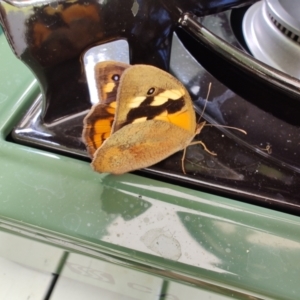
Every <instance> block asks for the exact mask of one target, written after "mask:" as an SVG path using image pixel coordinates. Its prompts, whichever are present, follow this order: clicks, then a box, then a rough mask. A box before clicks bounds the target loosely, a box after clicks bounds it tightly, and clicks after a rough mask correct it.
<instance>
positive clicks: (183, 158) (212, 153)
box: [181, 141, 217, 175]
mask: <svg viewBox="0 0 300 300" xmlns="http://www.w3.org/2000/svg"><path fill="white" fill-rule="evenodd" d="M198 144H201V145H202V147H203V149H204V150H205V151H206V152H208V153H209V154H210V155H213V156H216V155H217V153H215V152H213V151H210V150H208V148H207V147H206V145H205V144H204V143H203V142H202V141H197V142H192V143H190V144H189V145H188V146H187V147H189V146H193V145H198ZM187 147H185V148H184V149H183V154H182V158H181V169H182V173H183V174H185V175H186V171H185V167H184V160H185V156H186V148H187Z"/></svg>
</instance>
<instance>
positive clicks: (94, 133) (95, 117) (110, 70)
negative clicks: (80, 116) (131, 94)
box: [82, 61, 130, 157]
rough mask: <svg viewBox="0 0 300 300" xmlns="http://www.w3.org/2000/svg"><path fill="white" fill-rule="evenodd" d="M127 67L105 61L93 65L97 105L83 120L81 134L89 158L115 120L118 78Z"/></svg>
mask: <svg viewBox="0 0 300 300" xmlns="http://www.w3.org/2000/svg"><path fill="white" fill-rule="evenodd" d="M128 67H130V65H128V64H125V63H121V62H116V61H105V62H100V63H97V64H96V65H95V79H96V86H97V91H98V98H99V103H96V104H95V105H93V106H92V108H91V110H90V111H89V113H88V114H87V115H86V117H85V118H84V121H83V134H82V138H83V141H84V143H85V144H86V147H87V150H88V153H89V154H90V156H91V157H93V155H94V153H95V151H96V150H97V149H98V148H99V147H100V146H101V145H102V144H103V142H104V141H105V140H106V139H107V138H108V137H109V136H110V132H111V128H112V124H113V121H114V118H115V109H116V97H117V90H118V87H119V82H120V78H121V75H122V73H123V72H124V70H125V69H127V68H128Z"/></svg>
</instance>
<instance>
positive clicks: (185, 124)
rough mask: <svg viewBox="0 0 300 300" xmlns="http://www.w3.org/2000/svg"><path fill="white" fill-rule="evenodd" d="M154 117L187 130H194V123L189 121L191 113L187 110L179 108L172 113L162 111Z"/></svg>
mask: <svg viewBox="0 0 300 300" xmlns="http://www.w3.org/2000/svg"><path fill="white" fill-rule="evenodd" d="M154 119H155V120H161V121H165V122H169V123H172V124H174V125H176V126H178V127H181V128H182V129H185V130H187V131H191V132H195V124H194V123H193V122H192V121H191V115H190V112H189V111H188V110H180V111H179V112H176V113H174V114H168V113H167V112H164V113H162V114H160V115H159V116H157V117H155V118H154Z"/></svg>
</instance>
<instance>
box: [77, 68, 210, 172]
mask: <svg viewBox="0 0 300 300" xmlns="http://www.w3.org/2000/svg"><path fill="white" fill-rule="evenodd" d="M104 86H105V84H104ZM98 87H100V90H101V84H100V85H99V86H98ZM110 90H111V89H110V88H109V89H108V91H110ZM105 93H107V91H106V92H105ZM116 99H117V100H116V112H115V118H114V122H113V124H112V131H111V135H110V136H109V138H107V139H106V140H105V141H104V142H103V144H102V145H101V146H100V147H99V148H98V149H97V150H96V152H95V153H94V154H93V161H92V167H93V168H94V170H95V171H97V172H101V173H113V174H123V173H126V172H130V171H133V170H137V169H141V168H145V167H149V166H151V165H154V164H156V163H158V162H160V161H161V160H163V159H165V158H167V157H168V156H170V155H172V154H173V153H175V152H178V151H180V150H184V149H185V148H186V147H187V146H189V145H190V144H191V141H192V140H193V138H194V137H195V135H196V134H198V133H199V132H200V131H201V129H202V128H203V126H204V124H205V122H202V123H200V124H199V125H197V123H196V117H195V111H194V109H193V104H192V100H191V98H190V96H189V93H188V92H187V90H186V89H185V87H184V86H183V84H182V83H181V82H180V81H178V80H177V79H176V78H174V77H173V76H172V75H170V74H169V73H167V72H165V71H162V70H160V69H158V68H156V67H153V66H149V65H134V66H131V67H129V68H126V69H125V70H124V72H123V74H122V76H121V79H120V82H119V88H118V91H117V97H116ZM111 103H115V102H110V105H111ZM109 107H110V106H109ZM95 108H97V106H95V107H94V108H92V110H91V112H90V113H89V115H88V116H87V117H86V119H85V129H84V133H83V138H84V140H85V141H86V144H87V147H88V149H90V148H91V146H90V145H91V144H93V148H96V146H97V145H99V140H102V136H101V137H98V136H97V135H98V134H97V132H98V129H96V128H95V127H97V126H98V125H101V126H102V124H104V123H105V122H104V121H103V120H108V119H107V118H105V117H104V118H103V117H102V115H103V114H102V113H101V114H98V112H97V111H96V109H95ZM111 117H112V115H111ZM88 120H93V121H92V122H90V121H88ZM110 120H111V119H109V121H110ZM105 124H106V123H105ZM110 124H111V123H109V125H110ZM90 125H91V127H90V128H89V129H88V130H87V129H86V127H87V126H90ZM103 127H105V126H103ZM90 132H93V134H90V135H89V136H88V133H90ZM100 135H101V134H100ZM87 136H88V137H87ZM90 139H91V140H92V142H89V140H90ZM94 140H95V141H96V142H95V141H94ZM200 143H201V142H200ZM89 152H90V153H91V151H89ZM91 154H92V153H91Z"/></svg>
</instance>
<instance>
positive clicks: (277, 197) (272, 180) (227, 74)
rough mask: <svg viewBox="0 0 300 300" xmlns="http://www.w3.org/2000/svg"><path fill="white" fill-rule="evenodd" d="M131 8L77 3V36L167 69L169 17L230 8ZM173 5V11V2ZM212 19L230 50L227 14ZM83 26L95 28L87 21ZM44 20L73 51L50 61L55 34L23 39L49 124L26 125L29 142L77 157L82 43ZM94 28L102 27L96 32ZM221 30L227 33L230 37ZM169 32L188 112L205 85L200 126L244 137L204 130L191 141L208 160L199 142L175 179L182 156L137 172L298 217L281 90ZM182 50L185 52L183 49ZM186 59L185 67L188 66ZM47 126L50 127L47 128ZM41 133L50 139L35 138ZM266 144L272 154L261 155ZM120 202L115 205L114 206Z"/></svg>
mask: <svg viewBox="0 0 300 300" xmlns="http://www.w3.org/2000/svg"><path fill="white" fill-rule="evenodd" d="M238 2H239V1H238ZM238 2H236V3H238ZM103 3H104V2H103ZM137 3H138V4H139V10H138V11H137V13H136V15H135V14H134V13H133V12H132V10H131V9H132V5H133V1H129V0H127V1H124V5H123V6H122V7H119V6H118V10H116V9H115V7H116V6H117V2H116V0H111V1H107V2H105V4H99V3H98V2H95V1H90V2H88V3H85V2H78V3H77V4H76V5H78V6H76V7H74V8H77V9H78V10H75V11H76V12H77V13H82V14H83V15H84V14H85V15H84V16H85V17H83V23H84V24H89V25H86V26H83V27H82V30H83V32H85V33H86V31H87V30H88V29H87V28H90V27H89V26H92V27H93V26H95V27H93V30H94V31H93V30H92V31H91V32H93V35H92V36H90V40H89V42H88V43H91V44H93V43H94V44H95V43H97V41H98V40H97V38H98V37H99V42H101V43H102V42H105V41H108V40H111V39H115V38H120V37H121V38H126V39H128V42H129V45H130V47H131V60H132V62H134V63H140V62H144V63H149V64H154V65H157V66H160V67H161V68H167V67H168V65H169V51H170V47H171V37H172V36H171V35H172V32H173V29H174V28H173V27H174V25H175V23H174V19H173V18H174V16H175V15H176V14H178V7H179V6H180V5H183V7H184V9H188V8H189V7H190V5H191V6H192V5H196V7H194V9H195V12H196V11H197V9H199V11H198V12H200V13H201V12H203V11H205V9H204V8H205V7H206V8H207V7H209V6H201V5H202V4H203V3H204V4H206V5H208V4H211V5H216V6H215V8H216V7H217V4H220V3H221V4H226V5H227V4H230V3H231V4H232V3H233V2H232V1H229V2H228V1H197V2H196V1H179V0H174V1H172V2H166V1H162V0H155V1H152V2H151V3H150V2H149V1H142V0H139V1H138V2H137ZM149 3H150V4H149ZM170 3H172V5H171V4H170ZM174 3H176V5H173V4H174ZM74 5H75V4H74ZM177 5H178V6H177ZM226 5H225V6H226ZM68 7H69V6H68V5H67V6H63V12H64V11H65V10H64V8H68ZM46 8H47V9H46ZM223 8H224V7H223ZM45 9H46V16H47V18H48V17H49V20H50V21H51V22H52V21H53V19H52V17H53V16H52V15H51V14H50V15H49V11H50V12H51V9H50V8H49V6H47V5H45V6H43V7H42V8H41V10H38V9H36V10H35V15H34V16H35V17H37V19H36V20H33V21H32V23H30V24H31V25H30V26H32V27H34V26H35V25H39V26H43V24H44V23H43V22H46V21H47V22H48V21H49V20H48V19H47V18H44V17H45V16H44V14H45ZM48 9H49V10H48ZM86 9H87V11H86ZM89 9H91V11H92V12H93V14H94V13H95V17H94V19H93V18H91V20H86V23H85V21H84V20H85V19H89V18H88V17H87V16H88V15H89V14H88V12H90V11H89ZM39 14H43V16H44V17H43V18H41V20H40V21H38V20H39V17H38V16H39ZM106 14H107V15H106ZM48 15H49V16H48ZM105 15H106V16H105ZM71 16H72V14H71ZM218 17H219V18H220V20H221V21H222V26H220V27H221V29H220V30H222V29H224V28H225V27H226V26H227V28H226V31H225V33H226V36H227V37H228V39H229V40H230V42H232V41H233V43H236V44H238V43H237V42H236V41H235V40H234V39H233V34H232V32H231V31H230V30H231V29H230V21H229V20H228V18H227V17H228V14H220V15H218ZM211 18H212V19H213V22H212V23H214V21H215V20H216V19H217V17H214V16H212V17H211ZM75 19H76V18H75ZM92 20H94V23H89V22H92ZM50 21H49V22H50ZM51 22H50V23H49V24H48V23H46V24H48V25H47V26H48V27H49V28H50V29H51V26H53V30H54V28H55V30H58V31H57V33H58V32H60V33H61V34H62V33H64V32H65V31H66V30H67V31H68V34H69V35H70V40H69V43H71V44H72V46H70V47H71V48H73V49H75V50H74V51H72V52H70V53H69V52H68V51H67V50H66V52H65V53H62V55H63V56H61V57H57V56H56V55H53V56H51V55H50V54H49V53H51V51H52V52H55V51H54V50H55V49H56V47H61V45H62V44H59V42H60V35H57V34H54V33H53V32H52V31H51V30H50V29H49V28H48V29H49V30H50V33H49V32H48V33H49V34H48V35H47V34H46V33H47V30H46V29H43V30H42V31H41V32H42V34H33V33H32V32H33V31H30V30H29V31H28V34H31V37H32V38H34V36H35V38H34V39H33V42H31V44H30V45H33V46H32V47H31V48H30V47H29V48H28V49H27V50H26V52H25V53H24V54H23V56H22V58H24V60H26V61H27V63H28V64H31V67H32V69H34V70H35V72H36V74H38V75H39V78H40V80H41V83H42V85H43V87H44V90H45V92H46V95H47V99H46V108H47V110H46V114H45V118H44V120H45V121H46V122H48V124H46V125H45V124H43V121H42V120H40V122H37V123H35V124H34V125H35V126H36V127H34V130H32V132H34V133H33V136H34V138H36V140H38V141H39V142H41V141H42V142H41V144H42V143H44V145H46V147H47V146H48V147H52V145H53V144H55V143H56V144H57V149H59V150H60V151H63V152H69V153H70V152H71V153H73V152H75V151H76V150H77V151H78V153H79V154H80V155H85V152H84V151H83V145H82V143H81V140H80V137H81V124H82V119H83V117H84V114H85V113H84V110H85V109H87V108H89V106H90V101H89V97H88V91H87V86H86V79H85V75H84V72H83V69H82V66H81V62H80V58H79V56H78V55H79V54H78V53H80V52H82V49H83V46H82V44H80V43H79V44H76V42H75V40H72V34H74V32H76V33H77V31H74V32H72V28H75V27H76V26H77V25H78V24H77V25H76V22H77V21H76V20H74V24H73V23H72V22H71V23H72V25H70V24H71V23H70V24H69V23H68V24H69V25H70V26H69V27H68V26H67V27H66V26H65V25H64V24H63V23H62V21H61V20H60V21H57V22H56V23H55V22H54V23H51ZM226 22H227V23H226ZM51 24H53V25H51ZM91 24H93V25H91ZM103 24H105V30H103V28H102V26H104V25H103ZM44 25H45V24H44ZM47 26H46V25H45V26H44V27H47ZM55 26H56V27H55ZM65 27H66V28H65ZM97 30H99V32H100V33H101V34H102V35H100V36H98V37H97V34H100V33H99V32H98V31H97ZM146 31H147V34H145V32H146ZM34 32H37V31H34ZM228 32H231V35H230V34H228ZM178 34H179V36H180V39H181V40H182V41H183V43H184V46H182V45H181V44H180V43H179V42H178V41H177V39H176V38H175V39H174V42H176V41H177V44H176V45H175V44H174V45H175V46H174V47H173V50H174V51H175V52H176V51H177V52H176V53H175V52H174V53H175V54H174V55H175V58H174V59H173V61H172V63H171V70H172V72H174V73H175V76H176V77H178V78H179V79H180V80H181V81H182V82H183V83H184V84H185V85H186V87H187V89H188V90H189V91H190V94H191V96H192V98H193V100H194V102H195V106H196V109H197V111H198V112H201V110H202V107H203V105H204V102H205V98H206V94H207V86H208V84H209V83H210V82H211V83H212V91H211V94H210V96H209V99H208V105H207V110H206V113H205V115H204V117H205V119H207V120H208V121H210V122H211V123H217V124H224V125H230V126H235V127H238V128H241V129H244V130H246V131H247V133H248V134H247V135H246V136H244V135H243V134H242V133H239V132H235V131H228V130H225V129H224V130H223V129H221V128H213V127H205V128H204V129H203V131H202V132H201V134H200V135H199V136H198V137H197V139H201V140H203V141H204V142H205V144H206V145H207V147H208V148H209V149H210V150H211V151H214V152H216V153H217V156H216V157H211V156H210V155H209V154H208V153H206V152H204V151H203V149H202V147H201V146H200V145H198V146H193V147H189V148H188V151H187V156H186V170H187V171H188V175H187V176H183V174H182V170H181V164H180V159H181V153H178V154H175V155H173V156H172V157H170V158H168V159H167V160H165V161H163V162H161V163H160V164H158V165H156V166H154V167H152V168H151V169H149V170H147V173H145V172H143V174H144V175H147V174H148V175H149V174H155V176H158V175H161V177H160V178H162V179H163V180H168V178H170V179H171V181H172V183H178V184H181V185H182V184H188V185H189V186H192V187H193V188H196V189H200V188H201V189H203V188H204V189H207V190H208V191H210V192H214V193H221V194H222V195H224V194H225V195H229V196H230V197H234V198H236V199H239V200H241V199H242V200H245V201H247V202H251V203H253V202H254V203H256V204H260V205H263V206H268V207H272V208H276V209H280V210H285V211H291V212H292V213H295V214H300V196H299V194H298V192H297V190H298V186H299V184H300V172H299V171H300V158H299V154H298V151H297V148H298V145H299V143H300V140H299V139H300V135H299V128H298V125H299V118H298V116H297V115H298V111H299V108H300V107H298V106H299V105H300V104H299V103H300V102H299V101H298V100H297V101H295V99H293V98H284V97H283V95H284V93H280V92H278V93H277V92H276V91H274V90H271V89H270V88H269V87H268V86H265V85H263V84H262V82H260V81H259V80H257V79H256V78H254V77H253V76H252V77H251V76H249V74H247V76H246V75H245V74H243V72H241V70H237V69H236V68H235V67H234V66H232V65H231V64H230V63H228V62H227V61H225V60H224V59H222V58H221V57H219V56H218V55H216V54H215V53H212V51H210V50H209V49H208V48H207V47H206V46H205V45H203V44H200V43H198V42H196V41H195V40H194V39H193V38H191V37H190V36H189V35H187V34H186V33H184V32H183V31H180V30H179V31H178ZM94 38H95V39H94ZM43 39H45V40H43ZM48 39H50V40H48ZM51 39H52V40H51ZM87 39H88V37H87ZM29 40H30V39H28V41H29ZM61 42H62V41H61ZM64 43H65V41H64ZM75 44H76V45H75ZM46 46H47V47H46ZM43 47H46V48H47V51H45V52H43V51H42V50H41V49H42V48H43ZM76 47H78V48H76ZM185 47H186V48H187V49H188V50H189V51H190V52H191V54H192V55H191V54H190V53H189V52H187V51H186V50H185ZM76 49H81V50H78V51H77V50H76ZM50 50H51V51H50ZM39 51H41V52H39ZM76 51H77V52H76ZM43 53H45V55H46V54H47V55H46V57H43ZM72 53H77V56H76V57H73V56H72V55H73V54H72ZM194 58H195V59H196V60H194ZM62 60H63V61H62ZM189 60H190V61H191V63H188V61H189ZM48 64H50V65H48ZM250 75H251V74H250ZM291 107H292V109H291ZM39 109H40V108H39V107H38V106H37V109H36V111H35V114H34V116H35V117H36V116H37V115H38V116H39ZM54 120H56V122H53V121H54ZM30 126H33V125H32V124H30ZM43 130H44V132H43ZM24 132H25V134H24ZM24 132H22V130H19V131H18V132H17V134H18V135H19V136H22V134H24V136H25V138H26V130H24ZM41 132H42V133H41ZM45 132H47V133H48V134H49V135H48V136H47V135H45V134H43V133H45ZM31 138H32V137H31ZM29 140H30V138H29ZM49 141H50V142H49ZM29 142H30V141H29ZM35 142H36V141H35ZM47 143H48V145H47ZM37 144H38V142H37ZM49 144H50V146H49ZM268 145H269V146H270V147H271V149H272V153H269V152H268V151H267V150H263V149H264V148H266V146H268ZM70 149H71V150H70ZM156 178H157V177H156ZM116 201H117V202H118V201H119V200H118V199H117V200H116ZM121 201H122V200H121V199H120V201H119V204H120V205H121ZM104 204H105V205H107V210H108V211H109V210H111V207H110V203H104Z"/></svg>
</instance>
